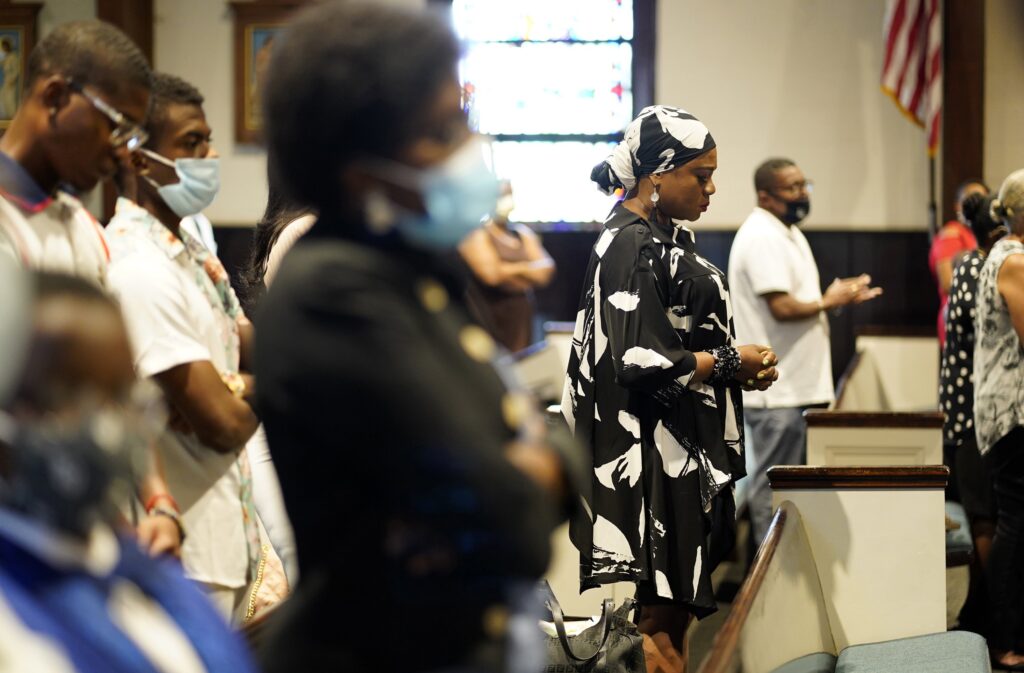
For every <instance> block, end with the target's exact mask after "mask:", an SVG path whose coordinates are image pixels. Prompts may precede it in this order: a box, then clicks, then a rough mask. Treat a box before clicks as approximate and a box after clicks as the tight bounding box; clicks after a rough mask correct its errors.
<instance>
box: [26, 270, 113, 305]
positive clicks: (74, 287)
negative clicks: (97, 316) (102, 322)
mask: <svg viewBox="0 0 1024 673" xmlns="http://www.w3.org/2000/svg"><path fill="white" fill-rule="evenodd" d="M32 289H33V291H34V292H33V296H34V298H35V302H36V303H39V302H42V301H44V300H46V299H53V298H56V297H72V298H75V299H81V300H83V301H86V302H94V303H98V304H105V305H108V306H110V307H111V308H114V309H115V310H119V309H118V307H117V302H116V301H115V300H114V298H113V297H111V296H110V295H109V294H107V293H106V292H104V291H103V290H102V289H100V288H99V287H98V286H96V285H94V284H93V283H90V282H89V281H87V280H84V279H82V278H79V277H78V276H70V275H67V274H63V273H54V272H50V271H33V272H32Z"/></svg>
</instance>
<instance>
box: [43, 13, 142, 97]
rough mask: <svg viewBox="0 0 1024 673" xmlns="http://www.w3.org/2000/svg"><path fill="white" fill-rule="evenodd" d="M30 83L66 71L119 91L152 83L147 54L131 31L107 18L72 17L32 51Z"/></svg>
mask: <svg viewBox="0 0 1024 673" xmlns="http://www.w3.org/2000/svg"><path fill="white" fill-rule="evenodd" d="M25 73H26V74H25V80H26V86H27V87H31V86H32V85H33V84H35V82H36V80H38V79H39V78H40V77H46V76H49V75H53V74H58V73H59V74H62V75H65V76H66V77H70V78H72V79H73V80H75V81H76V82H78V83H79V84H83V85H90V86H93V87H95V88H97V89H99V90H100V91H102V92H104V93H106V94H108V95H117V94H119V93H121V92H122V91H124V90H125V89H124V87H125V86H129V87H132V86H137V87H142V88H144V89H147V90H148V89H150V88H151V87H152V79H153V73H152V70H150V67H149V63H147V62H146V57H145V56H143V54H142V52H141V51H140V50H139V48H138V46H137V45H136V44H135V43H134V42H132V41H131V38H129V37H128V36H127V35H125V34H124V33H123V32H121V31H120V30H119V29H117V28H116V27H114V26H112V25H110V24H109V23H105V22H103V21H72V22H70V23H65V24H62V25H60V26H57V27H56V28H54V29H53V31H52V32H51V33H50V34H49V35H47V36H46V37H45V38H43V39H42V40H41V41H40V42H39V44H37V45H36V46H35V48H34V49H33V50H32V53H31V54H29V57H28V63H27V66H26V71H25Z"/></svg>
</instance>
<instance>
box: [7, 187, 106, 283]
mask: <svg viewBox="0 0 1024 673" xmlns="http://www.w3.org/2000/svg"><path fill="white" fill-rule="evenodd" d="M0 253H3V254H7V255H8V256H10V257H12V258H14V259H15V260H17V261H18V263H20V264H21V265H22V266H24V267H26V268H29V269H39V270H43V271H51V272H58V273H66V274H68V275H71V276H77V277H79V278H84V279H85V280H88V281H90V282H92V283H94V284H96V285H98V286H100V287H105V286H106V275H107V265H108V263H109V261H110V254H109V252H108V250H107V244H106V241H105V239H104V237H103V229H102V228H101V227H100V225H99V223H98V222H96V220H95V219H94V218H93V216H92V215H91V214H89V211H88V210H86V209H85V206H83V205H82V203H81V201H79V200H78V199H76V198H75V197H73V196H71V195H70V194H68V193H66V192H62V191H58V192H57V194H56V196H54V197H51V198H47V199H45V200H43V201H40V202H39V203H34V204H27V203H19V202H18V201H17V200H16V199H14V198H7V197H5V196H3V195H0Z"/></svg>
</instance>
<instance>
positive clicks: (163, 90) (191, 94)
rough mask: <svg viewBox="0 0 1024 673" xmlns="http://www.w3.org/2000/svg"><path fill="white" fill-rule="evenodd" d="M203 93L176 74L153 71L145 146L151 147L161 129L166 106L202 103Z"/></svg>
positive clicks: (165, 116) (165, 118) (198, 104)
mask: <svg viewBox="0 0 1024 673" xmlns="http://www.w3.org/2000/svg"><path fill="white" fill-rule="evenodd" d="M203 100H204V99H203V94H201V93H199V89H197V88H195V87H194V86H193V85H191V84H189V83H188V82H186V81H185V80H183V79H182V78H180V77H178V76H176V75H169V74H167V73H165V72H155V73H153V90H152V96H151V98H150V103H149V118H148V119H147V121H146V130H147V131H149V140H148V141H147V143H146V146H147V147H153V145H155V144H156V143H155V142H154V141H155V139H156V138H157V137H159V135H160V133H161V132H162V131H163V125H164V122H165V121H167V108H168V107H169V106H170V105H195V106H197V107H198V106H201V105H202V104H203Z"/></svg>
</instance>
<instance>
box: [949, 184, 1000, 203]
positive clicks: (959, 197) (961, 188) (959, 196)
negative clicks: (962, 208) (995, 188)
mask: <svg viewBox="0 0 1024 673" xmlns="http://www.w3.org/2000/svg"><path fill="white" fill-rule="evenodd" d="M971 185H981V186H982V187H984V188H985V193H986V194H991V193H992V190H991V189H989V187H988V185H986V184H985V183H984V182H983V181H982V180H980V179H978V178H970V179H968V180H964V181H963V182H961V183H960V184H959V185H957V188H956V202H957V205H959V204H960V202H961V201H963V200H964V192H966V191H967V188H968V187H970V186H971Z"/></svg>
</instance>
